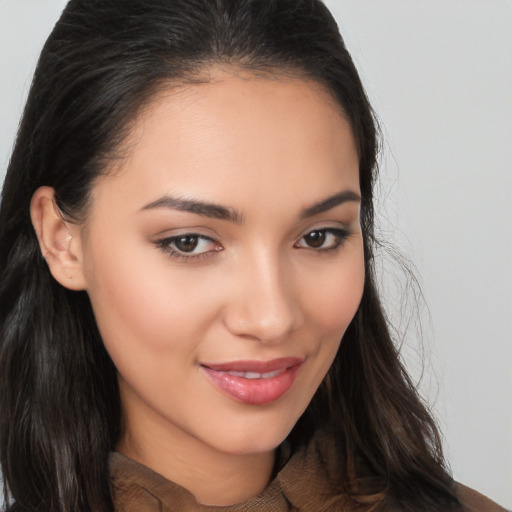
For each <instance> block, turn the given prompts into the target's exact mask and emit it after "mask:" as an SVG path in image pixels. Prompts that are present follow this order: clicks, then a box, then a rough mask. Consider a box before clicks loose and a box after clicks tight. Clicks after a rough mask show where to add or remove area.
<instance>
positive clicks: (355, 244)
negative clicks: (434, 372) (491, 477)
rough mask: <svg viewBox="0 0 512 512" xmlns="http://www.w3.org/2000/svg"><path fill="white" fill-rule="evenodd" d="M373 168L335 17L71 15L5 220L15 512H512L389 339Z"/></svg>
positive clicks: (8, 437)
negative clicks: (489, 490)
mask: <svg viewBox="0 0 512 512" xmlns="http://www.w3.org/2000/svg"><path fill="white" fill-rule="evenodd" d="M377 147H378V145H377V134H376V127H375V122H374V119H373V116H372V112H371V108H370V105H369V104H368V101H367V98H366V95H365V93H364V90H363V88H362V85H361V83H360V81H359V78H358V75H357V72H356V70H355V68H354V66H353V63H352V61H351V59H350V56H349V55H348V53H347V51H346V49H345V47H344V45H343V42H342V40H341V38H340V36H339V33H338V30H337V27H336V24H335V22H334V20H333V19H332V17H331V16H330V14H329V13H328V11H327V10H326V8H325V7H324V6H323V5H322V4H321V3H319V2H316V1H312V0H278V1H272V0H257V1H247V0H245V1H242V0H238V1H235V0H231V1H227V0H217V1H215V2H211V1H207V0H195V1H191V0H187V1H185V0H181V1H180V0H174V1H171V0H148V1H145V2H139V1H132V0H130V1H127V0H103V1H101V2H100V1H97V2H91V1H90V0H88V1H85V0H72V1H71V2H70V3H69V4H68V6H67V8H66V9H65V11H64V13H63V15H62V17H61V19H60V21H59V23H58V24H57V26H56V27H55V29H54V31H53V33H52V35H51V36H50V38H49V40H48V42H47V44H46V46H45V48H44V50H43V53H42V55H41V58H40V61H39V64H38V68H37V71H36V75H35V78H34V83H33V86H32V90H31V93H30V95H29V99H28V102H27V107H26V110H25V114H24V116H23V120H22V124H21V126H20V131H19V135H18V139H17V142H16V146H15V149H14V152H13V156H12V159H11V163H10V166H9V169H8V173H7V177H6V181H5V185H4V192H3V202H2V205H1V211H0V251H1V252H0V268H1V269H2V270H1V272H2V274H1V281H0V282H1V285H0V286H1V289H0V312H1V313H0V315H1V317H0V325H1V331H0V336H1V343H2V344H1V353H0V357H1V359H0V361H1V371H0V374H1V382H2V393H1V400H2V401H1V405H0V408H1V411H2V413H1V420H0V421H1V430H0V442H1V458H2V472H3V475H4V479H5V485H6V495H7V496H8V498H9V499H10V502H11V505H10V509H12V510H27V511H32V510H45V511H46V510H48V511H78V510H83V511H86V510H87V511H88V510H94V511H96V510H98V511H100V510H120V511H121V510H127V511H129V510H197V509H200V510H209V509H211V507H215V506H220V507H224V508H223V509H224V510H232V511H237V510H252V509H260V510H301V511H320V510H433V509H434V510H435V509H437V510H464V509H471V508H470V507H472V508H473V509H474V510H500V508H499V507H497V506H496V505H494V504H492V503H491V502H489V501H487V500H486V499H484V498H482V497H480V496H479V495H477V494H476V493H474V492H472V491H469V490H467V489H464V488H462V487H461V486H458V485H457V484H455V483H454V482H453V481H452V479H451V477H450V476H449V474H448V473H447V471H446V469H445V467H444V465H443V457H442V452H441V447H440V442H439V436H438V433H437V430H436V427H435V424H434V422H433V420H432V419H431V417H430V415H429V413H428V412H427V411H426V410H425V408H424V406H423V405H422V404H421V401H420V400H419V398H418V396H417V394H416V392H415V390H414V387H413V386H412V385H411V383H410V380H409V379H408V377H407V374H406V373H405V371H404V369H403V368H402V366H401V364H400V362H399V359H398V354H397V352H396V349H395V347H394V346H393V343H392V340H391V338H390V335H389V331H388V326H387V324H386V321H385V318H384V316H383V313H382V310H381V307H380V303H379V298H378V296H377V293H376V291H375V285H374V279H375V278H374V274H373V265H372V248H373V244H374V237H373V203H372V188H373V184H374V179H375V172H376V154H377ZM485 507H487V508H485Z"/></svg>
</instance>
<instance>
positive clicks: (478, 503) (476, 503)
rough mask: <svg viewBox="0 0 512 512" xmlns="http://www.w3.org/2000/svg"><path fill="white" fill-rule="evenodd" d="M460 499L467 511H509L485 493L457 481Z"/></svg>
mask: <svg viewBox="0 0 512 512" xmlns="http://www.w3.org/2000/svg"><path fill="white" fill-rule="evenodd" d="M456 485H457V491H458V495H459V499H460V501H461V503H462V505H463V506H464V510H466V511H467V512H507V509H505V508H503V507H501V506H500V505H498V504H497V503H495V502H494V501H492V500H490V499H489V498H487V496H484V495H483V494H480V493H479V492H477V491H475V490H474V489H470V488H469V487H466V486H465V485H462V484H459V483H457V484H456Z"/></svg>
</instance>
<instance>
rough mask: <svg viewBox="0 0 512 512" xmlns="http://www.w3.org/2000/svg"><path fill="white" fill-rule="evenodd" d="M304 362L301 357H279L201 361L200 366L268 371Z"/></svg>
mask: <svg viewBox="0 0 512 512" xmlns="http://www.w3.org/2000/svg"><path fill="white" fill-rule="evenodd" d="M303 362H304V358H303V357H280V358H278V359H272V360H270V361H250V360H241V361H229V362H227V363H206V362H205V363H202V366H205V367H207V368H210V370H216V371H220V372H229V371H232V372H255V373H268V372H274V371H276V370H286V369H287V368H291V367H292V366H297V365H299V364H302V363H303Z"/></svg>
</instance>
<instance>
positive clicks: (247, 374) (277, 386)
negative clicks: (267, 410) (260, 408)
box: [201, 357, 304, 405]
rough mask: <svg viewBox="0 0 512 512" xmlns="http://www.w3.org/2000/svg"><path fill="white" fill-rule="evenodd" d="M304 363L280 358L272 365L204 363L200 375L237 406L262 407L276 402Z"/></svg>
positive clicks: (256, 362)
mask: <svg viewBox="0 0 512 512" xmlns="http://www.w3.org/2000/svg"><path fill="white" fill-rule="evenodd" d="M303 362H304V359H302V358H300V357H282V358H279V359H273V360H271V361H233V362H229V363H220V364H213V363H212V364H210V363H203V364H201V371H202V372H203V373H204V374H205V375H206V376H207V377H208V378H209V380H210V382H212V383H213V384H214V385H215V386H216V387H217V388H218V389H219V390H220V391H222V392H223V393H224V394H225V395H227V396H228V397H230V398H233V399H234V400H236V401H237V402H241V403H244V404H248V405H264V404H268V403H271V402H274V401H276V400H278V399H279V398H281V397H282V396H283V395H284V394H285V393H286V392H287V391H288V390H289V389H290V388H291V387H292V386H293V383H294V382H295V379H296V377H297V373H298V371H299V369H300V367H301V365H302V363H303Z"/></svg>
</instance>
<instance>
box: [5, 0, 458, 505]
mask: <svg viewBox="0 0 512 512" xmlns="http://www.w3.org/2000/svg"><path fill="white" fill-rule="evenodd" d="M218 64H226V65H230V66H233V67H237V68H243V69H247V70H253V71H255V72H264V73H270V74H273V75H277V76H279V75H287V74H290V73H291V74H293V75H294V76H298V77H303V78H307V79H308V80H311V79H312V80H315V81H317V82H319V83H320V84H322V85H323V86H324V87H326V88H327V90H328V91H330V93H331V94H332V95H333V97H334V98H335V99H336V100H337V102H338V103H339V105H340V106H341V108H342V109H343V111H344V113H345V114H346V116H347V118H348V119H349V121H350V123H351V126H352V129H353V132H354V135H355V139H356V141H357V148H358V152H359V164H360V186H361V194H362V214H361V216H362V218H361V222H362V227H363V236H364V248H365V262H366V282H365V286H364V293H363V298H362V301H361V304H360V306H359V309H358V311H357V313H356V315H355V318H354V319H353V321H352V323H351V324H350V326H349V329H348V331H347V332H346V334H345V336H344V339H343V341H342V344H341V347H340V350H339V352H338V354H337V356H336V360H335V362H334V364H333V366H332V368H331V370H330V371H329V374H328V375H327V377H326V379H325V381H324V383H323V384H322V386H321V387H320V389H319V391H318V392H317V394H316V395H315V397H314V398H313V401H312V402H311V404H310V406H309V408H308V410H307V411H306V413H305V414H304V415H303V417H302V418H301V419H300V420H299V422H298V423H297V425H296V426H295V428H294V430H293V431H292V433H291V435H290V437H289V442H290V443H291V445H292V448H294V447H296V446H298V445H299V444H301V443H306V442H308V440H309V439H310V437H311V435H312V434H313V432H314V431H315V430H316V429H318V428H319V427H322V428H326V429H328V430H329V432H331V436H332V439H333V447H334V448H333V449H335V450H337V454H338V458H339V460H340V467H341V468H342V469H341V470H340V474H339V475H333V478H334V479H335V480H336V482H337V484H338V485H339V487H340V492H344V493H347V494H348V495H350V496H351V497H352V498H353V499H354V500H355V501H357V502H363V503H373V504H377V503H379V502H383V503H387V504H391V505H393V506H395V507H396V508H397V509H403V510H408V511H411V510H433V509H442V510H451V509H452V507H453V510H455V509H456V508H457V507H458V500H457V497H456V494H455V491H454V490H453V486H452V479H451V477H450V476H449V474H448V473H447V471H446V470H445V468H444V465H443V457H442V452H441V445H440V440H439V434H438V432H437V430H436V426H435V423H434V421H433V420H432V418H431V416H430V414H429V413H428V411H427V410H426V408H425V407H424V406H423V404H422V402H421V400H420V399H419V397H418V395H417V393H416V391H415V388H414V386H413V385H412V383H411V381H410V379H409V378H408V376H407V373H406V372H405V370H404V368H403V366H402V364H401V363H400V359H399V355H398V352H397V349H396V348H395V346H394V344H393V341H392V339H391V336H390V334H389V328H388V325H387V322H386V319H385V316H384V314H383V310H382V308H381V304H380V301H379V297H378V294H377V292H376V286H375V278H374V268H373V262H374V256H373V251H374V247H375V243H376V240H375V237H374V211H373V196H372V193H373V185H374V181H375V178H376V173H377V154H378V136H377V130H376V122H375V119H374V115H373V113H372V109H371V107H370V104H369V102H368V99H367V97H366V94H365V91H364V89H363V87H362V85H361V82H360V79H359V76H358V73H357V71H356V69H355V67H354V65H353V62H352V59H351V57H350V55H349V53H348V52H347V50H346V48H345V45H344V43H343V40H342V38H341V36H340V34H339V31H338V27H337V25H336V23H335V21H334V19H333V17H332V16H331V14H330V13H329V11H328V10H327V8H326V7H325V6H324V5H323V4H322V3H321V2H320V1H319V0H143V1H142V0H71V1H70V2H69V4H68V5H67V7H66V8H65V10H64V12H63V14H62V17H61V18H60V20H59V22H58V23H57V25H56V26H55V28H54V30H53V32H52V34H51V35H50V37H49V39H48V41H47V42H46V45H45V47H44V49H43V51H42V54H41V57H40V60H39V63H38V66H37V69H36V73H35V76H34V80H33V83H32V87H31V90H30V94H29V98H28V101H27V105H26V108H25V112H24V115H23V118H22V121H21V125H20V128H19V132H18V136H17V139H16V144H15V147H14V151H13V154H12V158H11V160H10V164H9V168H8V171H7V176H6V179H5V185H4V189H3V198H2V204H1V209H0V453H1V464H2V473H3V479H4V493H5V496H6V507H9V508H10V510H13V511H45V512H90V511H91V510H94V511H104V510H112V508H113V504H112V500H111V495H110V489H109V477H108V468H107V456H108V453H109V452H110V451H111V450H114V449H115V447H116V445H117V443H118V440H119V437H120V423H121V406H120V399H119V392H118V384H117V373H116V369H115V367H114V365H113V363H112V361H111V360H110V358H109V356H108V354H107V352H106V350H105V349H104V346H103V343H102V340H101V337H100V335H99V333H98V330H97V327H96V323H95V319H94V316H93V313H92V310H91V306H90V303H89V299H88V296H87V294H86V292H73V291H70V290H67V289H66V288H64V287H62V286H60V285H59V284H58V283H57V282H56V281H55V280H54V279H53V278H52V276H51V275H50V273H49V270H48V267H47V265H46V263H45V261H44V259H43V258H42V256H41V254H40V251H39V248H38V243H37V240H36V236H35V234H34V230H33V228H32V225H31V221H30V217H29V203H30V199H31V197H32V195H33V193H34V191H35V190H36V189H37V188H38V187H40V186H43V185H47V186H50V187H53V188H54V189H55V192H56V198H57V203H58V206H59V207H60V209H61V210H62V212H63V213H64V214H65V215H67V216H68V217H69V218H72V219H76V220H77V221H78V222H79V221H81V220H83V219H85V218H86V215H87V207H88V202H89V195H90V191H91V188H92V186H93V183H94V179H95V178H96V177H97V176H98V175H100V174H101V173H102V172H104V169H105V168H106V167H107V163H108V162H110V161H112V160H113V159H116V158H120V157H121V155H119V154H118V151H117V150H118V149H119V148H120V147H121V143H122V142H123V140H124V137H125V136H126V134H127V132H128V130H129V128H130V124H131V122H132V121H133V120H134V118H135V117H136V116H137V113H138V112H139V111H140V108H141V106H142V105H144V104H145V103H146V102H147V101H150V99H151V98H152V96H153V95H154V94H155V92H156V91H157V90H160V89H161V88H165V87H169V86H172V85H183V84H186V83H193V82H194V81H197V80H204V73H201V71H203V72H204V70H207V69H208V67H209V66H211V65H218ZM201 77H202V78H201Z"/></svg>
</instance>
